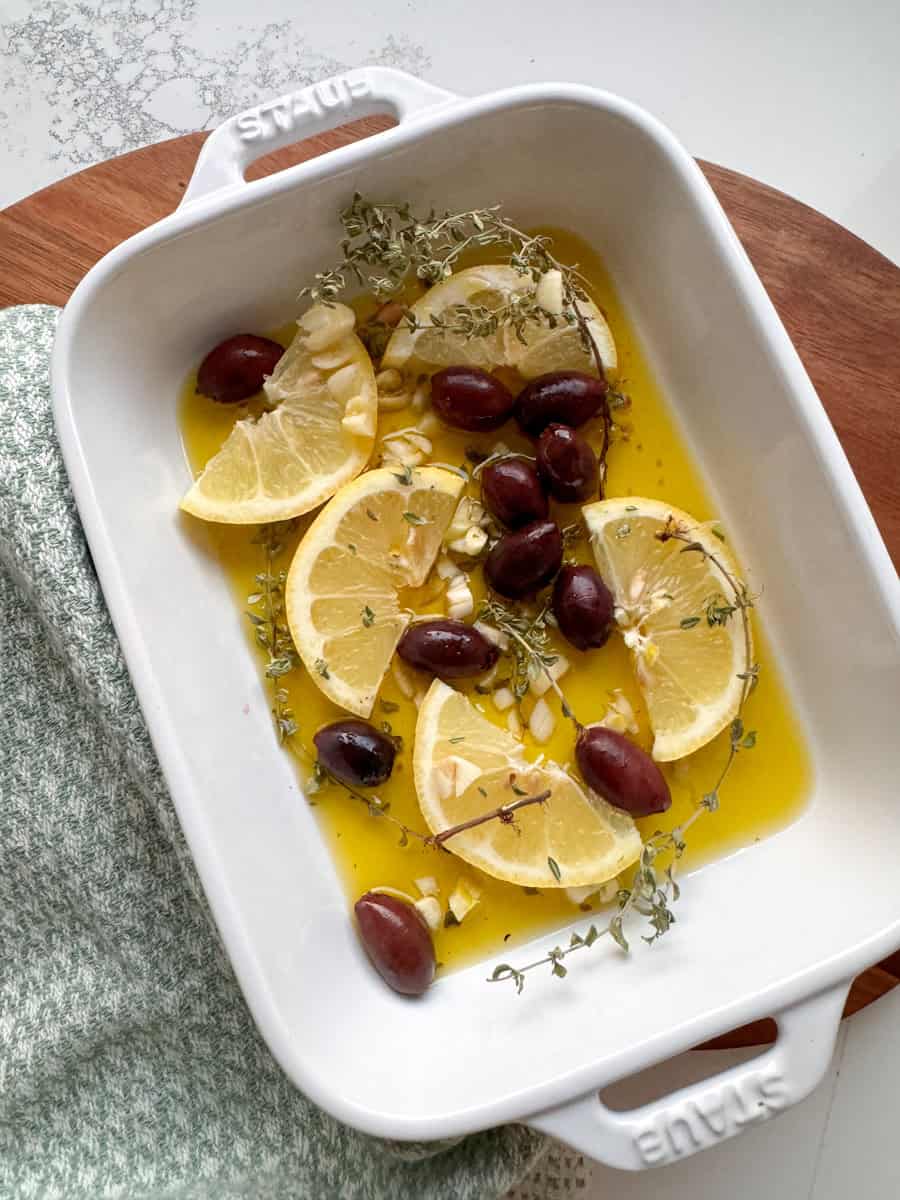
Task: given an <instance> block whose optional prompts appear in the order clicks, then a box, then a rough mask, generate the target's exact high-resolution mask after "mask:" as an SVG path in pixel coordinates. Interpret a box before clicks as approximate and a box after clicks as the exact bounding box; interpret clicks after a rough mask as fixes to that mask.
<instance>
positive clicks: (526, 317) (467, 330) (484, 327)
mask: <svg viewBox="0 0 900 1200" xmlns="http://www.w3.org/2000/svg"><path fill="white" fill-rule="evenodd" d="M404 321H405V322H406V324H407V326H408V327H409V328H410V329H411V330H413V331H414V332H415V331H418V330H421V329H438V330H440V331H441V332H442V333H446V334H447V335H448V336H450V337H456V338H465V339H466V340H468V339H470V338H487V337H491V336H492V335H493V334H495V333H497V332H498V331H499V330H500V329H502V328H509V329H512V330H513V332H514V333H515V335H516V337H517V338H518V340H519V341H520V342H522V344H523V345H525V344H527V341H528V339H527V338H526V336H525V331H526V329H527V327H528V325H530V324H531V325H548V326H549V327H550V328H551V329H555V328H556V327H557V326H558V325H559V324H560V323H561V322H567V323H568V324H574V323H575V317H574V316H573V315H572V314H569V313H564V314H563V315H562V316H557V315H555V314H553V313H548V312H547V310H546V309H544V308H541V306H540V305H539V304H538V303H537V301H536V300H535V298H534V294H533V293H531V292H524V293H519V294H516V295H512V296H510V298H509V300H507V301H505V302H504V303H503V304H498V305H497V307H496V308H488V307H487V305H485V304H454V305H452V306H451V307H450V308H448V309H446V311H445V312H443V313H433V314H432V316H431V318H430V320H429V321H428V322H427V324H424V325H423V324H422V323H421V322H419V321H418V320H417V319H416V317H415V314H414V313H412V312H409V311H408V312H407V313H406V314H405V316H404Z"/></svg>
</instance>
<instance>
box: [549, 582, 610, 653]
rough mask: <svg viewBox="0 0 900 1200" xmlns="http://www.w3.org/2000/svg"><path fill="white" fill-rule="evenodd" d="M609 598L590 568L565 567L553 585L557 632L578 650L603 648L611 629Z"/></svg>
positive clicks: (601, 583)
mask: <svg viewBox="0 0 900 1200" xmlns="http://www.w3.org/2000/svg"><path fill="white" fill-rule="evenodd" d="M614 608H615V604H614V601H613V594H612V592H611V591H610V590H609V588H608V587H607V586H606V584H605V583H604V582H603V580H602V579H601V577H600V576H599V575H598V574H597V572H596V571H595V570H594V568H593V567H589V566H586V565H581V566H577V567H573V566H565V567H563V568H562V570H561V571H560V573H559V574H558V575H557V577H556V582H555V583H554V585H553V615H554V616H555V617H556V623H557V625H558V626H559V631H560V633H561V634H562V635H563V637H564V638H567V639H568V640H569V641H570V642H571V643H572V645H573V646H575V647H577V649H579V650H596V649H599V647H600V646H604V645H606V641H607V639H608V638H609V634H610V631H611V629H612V626H613V619H614Z"/></svg>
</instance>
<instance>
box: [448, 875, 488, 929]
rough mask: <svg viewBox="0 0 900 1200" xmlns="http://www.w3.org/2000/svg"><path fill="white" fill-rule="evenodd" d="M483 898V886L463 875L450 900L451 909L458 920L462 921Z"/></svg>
mask: <svg viewBox="0 0 900 1200" xmlns="http://www.w3.org/2000/svg"><path fill="white" fill-rule="evenodd" d="M480 899H481V888H480V887H478V885H477V884H476V883H473V882H472V880H471V879H466V878H465V876H463V875H461V876H460V877H459V879H457V881H456V887H455V888H454V889H453V891H452V892H451V893H450V899H449V901H448V904H449V907H450V911H451V912H452V913H453V915H454V917H456V919H457V921H462V920H463V919H464V918H465V917H466V916H467V915H468V913H470V912H471V911H472V909H473V908H474V907H475V905H476V904H477V903H478V902H479V900H480Z"/></svg>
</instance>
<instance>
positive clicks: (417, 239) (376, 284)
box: [300, 193, 586, 304]
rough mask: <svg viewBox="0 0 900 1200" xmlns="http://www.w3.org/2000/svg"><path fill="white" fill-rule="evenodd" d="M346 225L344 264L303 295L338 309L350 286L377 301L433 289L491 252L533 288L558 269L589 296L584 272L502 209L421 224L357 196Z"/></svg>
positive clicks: (403, 207) (407, 211)
mask: <svg viewBox="0 0 900 1200" xmlns="http://www.w3.org/2000/svg"><path fill="white" fill-rule="evenodd" d="M341 224H342V225H343V227H344V235H345V236H344V240H343V242H342V243H341V249H342V250H343V258H342V260H341V261H340V262H339V263H338V264H337V265H336V266H335V267H332V268H331V269H329V270H327V271H321V272H319V273H318V274H317V275H316V277H315V281H314V283H313V284H312V286H311V287H307V288H304V289H303V290H302V292H301V293H300V294H301V296H309V298H310V299H311V300H312V301H314V302H315V301H321V302H322V303H325V304H333V303H334V302H335V300H337V298H338V296H340V294H341V293H342V292H343V291H344V290H345V289H346V288H347V287H349V286H350V285H351V284H357V285H358V286H360V287H361V288H363V289H364V290H365V291H368V292H371V293H372V294H373V295H375V296H376V297H378V298H379V299H381V298H387V297H389V296H394V295H396V294H397V293H398V292H399V291H400V290H401V289H402V288H403V286H404V284H405V283H406V282H407V280H409V279H410V278H414V279H418V280H419V281H421V282H422V283H424V284H426V285H428V286H430V285H432V284H435V283H439V282H440V281H441V280H442V279H446V278H447V277H448V276H449V275H451V274H452V272H453V270H454V268H455V266H456V265H457V263H458V262H459V260H460V258H461V257H462V256H463V255H464V254H465V253H466V252H467V251H469V250H473V249H479V248H482V249H483V248H484V247H486V246H503V247H506V248H507V249H508V251H509V262H510V265H511V266H513V267H515V269H516V270H517V271H519V272H521V273H522V274H523V275H526V274H527V275H531V277H532V278H533V279H534V281H535V283H536V282H537V280H538V279H539V278H540V277H541V275H543V274H544V273H545V272H546V271H548V270H552V269H554V268H555V269H556V270H559V271H560V272H561V273H562V275H563V280H564V282H567V283H568V284H569V286H570V288H571V289H572V290H573V292H574V293H575V295H576V296H578V297H581V298H584V297H585V295H586V293H585V291H584V281H583V279H582V277H581V275H580V274H579V272H578V271H577V270H576V269H575V268H573V267H569V266H566V265H564V264H563V263H560V262H558V261H557V260H556V259H555V258H554V257H553V255H552V254H551V253H550V246H551V245H552V239H551V238H549V237H545V236H543V235H538V236H535V237H531V236H529V235H528V234H526V233H523V232H522V230H520V229H517V228H516V227H515V226H514V225H513V224H512V223H511V222H509V221H508V220H507V219H506V218H505V217H504V216H503V215H502V213H501V208H500V205H499V204H496V205H494V206H493V207H491V208H478V209H470V210H468V211H466V212H458V213H443V214H438V213H436V212H434V211H432V212H430V213H429V214H428V216H427V217H420V216H416V215H415V214H414V213H413V212H412V210H411V208H410V206H409V205H408V204H375V203H373V202H372V201H371V200H368V199H366V198H365V197H363V196H361V195H360V194H359V193H357V194H356V195H355V196H354V197H353V201H352V203H351V204H350V205H349V206H348V207H347V208H345V209H344V211H343V212H342V213H341Z"/></svg>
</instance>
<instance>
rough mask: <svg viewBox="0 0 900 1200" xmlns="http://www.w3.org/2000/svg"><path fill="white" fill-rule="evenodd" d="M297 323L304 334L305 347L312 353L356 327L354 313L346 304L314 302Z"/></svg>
mask: <svg viewBox="0 0 900 1200" xmlns="http://www.w3.org/2000/svg"><path fill="white" fill-rule="evenodd" d="M297 325H298V326H299V328H300V329H302V330H303V332H304V333H305V334H306V347H307V349H308V350H309V351H310V353H313V354H314V353H316V352H317V351H319V350H324V349H325V347H326V346H332V345H334V343H335V342H339V341H341V339H342V338H345V337H347V335H348V334H350V333H352V332H353V330H354V329H355V327H356V313H354V311H353V309H352V308H348V307H347V305H346V304H331V305H326V304H314V305H313V306H312V308H308V309H307V310H306V312H305V313H304V314H303V316H302V317H301V318H300V320H299V321H298V322H297Z"/></svg>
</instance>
